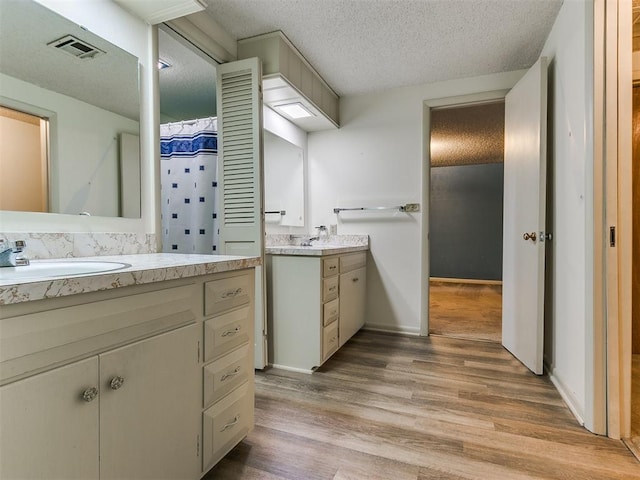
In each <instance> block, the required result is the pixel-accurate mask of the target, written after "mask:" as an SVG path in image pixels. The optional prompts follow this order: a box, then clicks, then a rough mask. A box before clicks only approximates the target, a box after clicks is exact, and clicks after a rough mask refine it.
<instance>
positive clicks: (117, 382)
mask: <svg viewBox="0 0 640 480" xmlns="http://www.w3.org/2000/svg"><path fill="white" fill-rule="evenodd" d="M122 385H124V378H122V377H113V378H112V379H111V382H110V383H109V386H110V387H111V390H118V389H119V388H120V387H122Z"/></svg>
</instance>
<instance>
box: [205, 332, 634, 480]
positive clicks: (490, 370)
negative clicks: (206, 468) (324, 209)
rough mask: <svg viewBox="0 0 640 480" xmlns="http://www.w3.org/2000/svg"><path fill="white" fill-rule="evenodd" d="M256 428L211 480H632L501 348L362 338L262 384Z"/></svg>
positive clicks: (551, 391) (262, 376)
mask: <svg viewBox="0 0 640 480" xmlns="http://www.w3.org/2000/svg"><path fill="white" fill-rule="evenodd" d="M255 423H256V426H255V429H254V430H253V431H252V432H251V433H250V434H249V435H248V436H247V437H246V438H245V439H244V440H243V441H242V442H241V443H240V444H239V445H238V446H237V447H236V448H234V449H233V450H232V451H231V452H230V453H229V454H228V455H227V456H226V457H225V458H224V459H223V460H222V461H221V462H220V463H219V464H218V465H216V467H214V468H213V469H212V470H211V471H210V472H209V473H208V475H207V476H206V477H205V478H206V479H207V480H213V479H216V480H227V479H228V480H231V479H233V480H246V479H266V480H282V479H295V480H298V479H300V480H316V479H317V480H325V479H326V480H329V479H333V480H356V479H357V480H361V479H367V480H378V479H379V480H385V479H389V480H430V479H439V480H461V479H467V480H524V479H537V480H541V479H554V480H560V479H562V480H572V479H576V480H596V479H597V480H609V479H618V480H622V479H624V480H632V479H640V463H638V462H637V461H636V459H635V458H634V457H633V455H632V454H631V453H630V452H629V450H628V449H627V448H626V447H625V446H624V445H623V443H622V442H621V441H616V440H612V439H610V438H606V437H601V436H597V435H593V434H591V433H589V432H588V431H587V430H585V429H584V428H583V427H581V426H580V425H578V423H577V422H576V420H575V418H574V417H573V416H572V415H571V413H570V412H569V410H568V408H567V407H566V406H565V404H564V403H563V401H562V399H561V398H560V395H559V394H558V392H557V391H556V389H555V388H554V386H553V385H552V384H551V382H550V381H549V379H548V378H547V377H544V376H543V377H538V376H535V375H533V374H532V373H530V372H529V371H528V370H527V369H526V368H525V367H523V366H522V365H521V364H520V363H519V362H518V361H517V360H515V359H514V358H513V357H512V356H511V355H510V354H509V353H508V352H507V351H506V350H505V349H504V348H502V346H501V345H499V344H497V343H491V342H477V341H469V340H463V339H455V338H449V337H438V336H432V337H409V336H400V335H386V334H382V333H375V332H367V331H364V332H360V333H358V334H356V335H355V336H354V337H353V338H352V339H351V340H350V341H349V342H347V344H346V345H345V346H344V347H342V348H341V349H340V350H339V351H338V352H337V353H336V354H335V355H334V356H333V357H332V358H331V359H329V360H328V361H327V362H326V363H325V364H324V365H323V366H322V367H321V368H320V369H319V370H318V371H317V372H315V373H313V374H311V375H308V374H302V373H296V372H288V371H284V370H279V369H275V368H273V369H270V370H267V371H265V372H258V373H257V374H256V417H255Z"/></svg>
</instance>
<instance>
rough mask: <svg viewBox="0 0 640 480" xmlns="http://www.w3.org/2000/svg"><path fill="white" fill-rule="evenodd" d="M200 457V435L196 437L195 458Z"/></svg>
mask: <svg viewBox="0 0 640 480" xmlns="http://www.w3.org/2000/svg"><path fill="white" fill-rule="evenodd" d="M199 456H200V435H197V436H196V457H199Z"/></svg>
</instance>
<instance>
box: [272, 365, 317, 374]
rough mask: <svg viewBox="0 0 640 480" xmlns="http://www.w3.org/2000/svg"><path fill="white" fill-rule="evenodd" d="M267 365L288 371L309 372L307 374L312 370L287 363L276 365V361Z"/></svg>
mask: <svg viewBox="0 0 640 480" xmlns="http://www.w3.org/2000/svg"><path fill="white" fill-rule="evenodd" d="M269 366H270V367H273V368H279V369H280V370H288V371H289V372H298V373H309V374H311V373H313V370H309V369H306V368H296V367H289V366H287V365H278V364H277V363H272V364H270V365H269Z"/></svg>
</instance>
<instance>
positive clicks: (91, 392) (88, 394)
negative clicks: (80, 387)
mask: <svg viewBox="0 0 640 480" xmlns="http://www.w3.org/2000/svg"><path fill="white" fill-rule="evenodd" d="M97 396H98V388H97V387H91V388H87V389H86V390H85V391H84V392H82V399H83V400H84V401H85V402H93V401H94V400H95V398H96V397H97Z"/></svg>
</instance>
